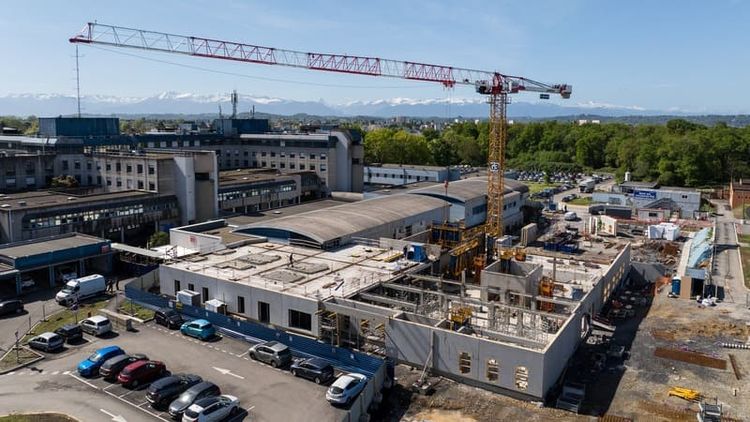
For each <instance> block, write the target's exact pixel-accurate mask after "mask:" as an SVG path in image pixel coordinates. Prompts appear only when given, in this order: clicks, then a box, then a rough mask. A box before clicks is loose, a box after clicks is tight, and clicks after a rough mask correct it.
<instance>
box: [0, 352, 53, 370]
mask: <svg viewBox="0 0 750 422" xmlns="http://www.w3.org/2000/svg"><path fill="white" fill-rule="evenodd" d="M22 347H23V348H24V349H26V350H29V351H30V352H32V353H34V354H36V355H37V356H38V357H37V358H35V359H32V360H30V361H28V362H25V363H22V364H20V365H16V366H14V367H12V368H8V369H4V370H2V371H0V375H5V374H7V373H8V372H13V371H17V370H19V369H21V368H25V367H27V366H29V365H33V364H35V363H37V362H39V361H41V360H44V358H45V356H44V355H40V354H39V353H37V352H35V351H33V350H31V349H29V348H28V347H25V346H22ZM12 351H13V349H10V350H8V352H6V353H5V354H4V355H3V358H4V357H5V356H7V355H8V354H9V353H11V352H12Z"/></svg>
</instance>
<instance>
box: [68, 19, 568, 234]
mask: <svg viewBox="0 0 750 422" xmlns="http://www.w3.org/2000/svg"><path fill="white" fill-rule="evenodd" d="M69 41H70V42H71V43H75V44H97V45H106V46H112V47H124V48H132V49H138V50H147V51H157V52H163V53H173V54H182V55H188V56H194V57H203V58H212V59H221V60H231V61H239V62H246V63H255V64H265V65H280V66H288V67H295V68H302V69H308V70H319V71H327V72H340V73H349V74H355V75H364V76H380V77H388V78H399V79H408V80H416V81H426V82H436V83H440V84H442V85H443V86H445V87H448V88H452V87H454V86H456V85H472V86H474V88H475V90H476V92H477V93H479V94H481V95H486V96H487V98H488V103H489V105H490V114H489V146H488V148H489V149H488V163H487V164H488V165H487V176H488V183H487V222H486V225H485V232H486V235H487V237H488V239H490V240H491V239H497V238H499V237H500V236H502V235H503V221H502V220H503V199H504V195H503V193H504V191H505V180H504V179H505V176H504V171H505V144H506V140H507V125H508V122H507V106H508V102H509V97H508V96H509V95H510V94H516V93H520V92H524V91H528V92H536V93H539V94H540V98H542V99H548V98H549V96H550V94H555V95H560V96H561V97H562V98H570V95H571V93H572V87H571V86H570V85H567V84H552V85H551V84H545V83H542V82H538V81H534V80H532V79H528V78H524V77H520V76H512V75H505V74H502V73H499V72H490V71H484V70H477V69H467V68H459V67H453V66H444V65H434V64H427V63H418V62H409V61H400V60H391V59H382V58H378V57H368V56H353V55H345V54H329V53H313V52H303V51H296V50H286V49H279V48H273V47H263V46H258V45H252V44H245V43H240V42H234V41H222V40H216V39H211V38H204V37H194V36H186V35H176V34H168V33H164V32H155V31H146V30H142V29H135V28H127V27H121V26H114V25H106V24H101V23H91V22H90V23H88V24H86V26H84V28H83V29H82V30H81V31H80V32H79V33H78V34H77V35H75V36H73V37H72V38H70V39H69ZM488 246H491V245H488Z"/></svg>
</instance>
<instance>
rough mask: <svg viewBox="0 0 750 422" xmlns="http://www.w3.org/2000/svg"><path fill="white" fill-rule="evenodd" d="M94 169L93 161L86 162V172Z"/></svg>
mask: <svg viewBox="0 0 750 422" xmlns="http://www.w3.org/2000/svg"><path fill="white" fill-rule="evenodd" d="M92 167H93V163H91V161H87V162H86V170H91V168H92Z"/></svg>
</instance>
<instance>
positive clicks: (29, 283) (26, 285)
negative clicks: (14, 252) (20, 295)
mask: <svg viewBox="0 0 750 422" xmlns="http://www.w3.org/2000/svg"><path fill="white" fill-rule="evenodd" d="M34 287H36V282H35V281H34V279H33V278H31V276H30V275H22V276H21V290H31V289H33V288H34Z"/></svg>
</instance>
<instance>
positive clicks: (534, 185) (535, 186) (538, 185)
mask: <svg viewBox="0 0 750 422" xmlns="http://www.w3.org/2000/svg"><path fill="white" fill-rule="evenodd" d="M523 184H525V185H527V186H528V187H529V193H537V192H541V191H543V190H545V189H547V188H554V187H556V186H559V183H544V182H523Z"/></svg>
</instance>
